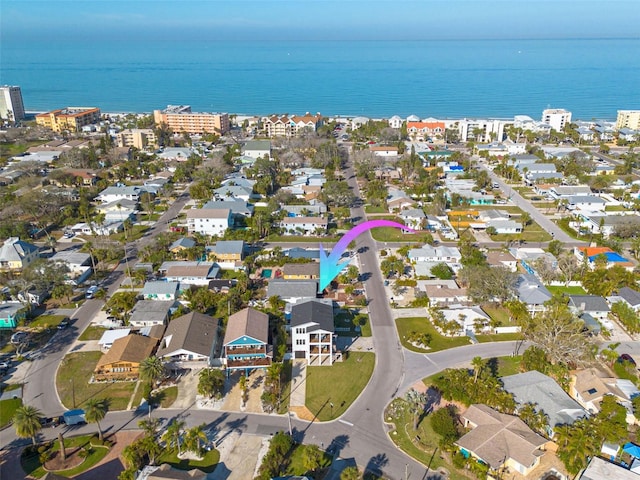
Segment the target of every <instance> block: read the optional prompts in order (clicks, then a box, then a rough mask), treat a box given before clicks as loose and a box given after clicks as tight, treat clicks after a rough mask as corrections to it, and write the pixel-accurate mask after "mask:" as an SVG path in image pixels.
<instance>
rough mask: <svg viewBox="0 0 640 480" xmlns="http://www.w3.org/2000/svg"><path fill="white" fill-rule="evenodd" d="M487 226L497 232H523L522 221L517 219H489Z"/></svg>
mask: <svg viewBox="0 0 640 480" xmlns="http://www.w3.org/2000/svg"><path fill="white" fill-rule="evenodd" d="M485 226H486V228H492V229H494V230H495V233H497V234H502V233H505V234H516V233H521V232H522V223H520V222H516V221H515V220H489V221H488V222H487V223H486V224H485Z"/></svg>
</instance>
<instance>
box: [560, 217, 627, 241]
mask: <svg viewBox="0 0 640 480" xmlns="http://www.w3.org/2000/svg"><path fill="white" fill-rule="evenodd" d="M574 218H575V220H574V221H572V222H570V223H569V226H570V227H572V228H574V229H576V230H577V231H580V232H581V233H585V232H591V233H594V234H602V235H603V236H604V238H609V237H610V236H611V235H613V234H614V233H615V232H616V230H617V229H618V228H619V227H621V226H627V225H635V226H640V215H638V214H637V213H632V212H615V213H614V212H606V211H600V212H579V214H578V215H576V217H574Z"/></svg>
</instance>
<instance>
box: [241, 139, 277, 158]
mask: <svg viewBox="0 0 640 480" xmlns="http://www.w3.org/2000/svg"><path fill="white" fill-rule="evenodd" d="M242 155H245V156H247V157H251V158H256V159H257V158H265V157H266V158H271V142H270V141H269V140H252V141H249V142H245V144H244V146H243V147H242Z"/></svg>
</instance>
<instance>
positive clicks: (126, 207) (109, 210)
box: [96, 199, 138, 224]
mask: <svg viewBox="0 0 640 480" xmlns="http://www.w3.org/2000/svg"><path fill="white" fill-rule="evenodd" d="M137 207H138V203H137V201H134V200H124V199H122V200H115V201H113V202H109V203H103V204H101V205H98V206H96V211H97V212H98V213H102V214H104V223H107V224H108V223H113V222H124V221H125V220H135V219H136V214H137V213H138V209H137Z"/></svg>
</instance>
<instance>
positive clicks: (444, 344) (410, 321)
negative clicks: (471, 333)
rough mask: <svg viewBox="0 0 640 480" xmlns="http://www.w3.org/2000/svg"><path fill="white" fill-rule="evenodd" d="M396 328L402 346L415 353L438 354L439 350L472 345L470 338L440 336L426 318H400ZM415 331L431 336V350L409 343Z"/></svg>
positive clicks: (397, 320)
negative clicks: (408, 339) (410, 336)
mask: <svg viewBox="0 0 640 480" xmlns="http://www.w3.org/2000/svg"><path fill="white" fill-rule="evenodd" d="M396 327H397V328H398V336H399V337H400V341H401V342H402V346H403V347H405V348H406V349H408V350H411V351H413V352H420V353H424V352H437V351H438V350H446V349H447V348H453V347H461V346H463V345H469V344H470V340H469V337H444V336H442V335H440V334H439V333H438V331H437V330H436V329H435V327H434V326H433V324H432V323H431V321H429V319H427V318H426V317H410V318H398V319H396ZM413 331H415V332H418V333H428V334H429V335H431V344H430V345H429V346H430V347H431V348H429V350H424V349H422V348H418V347H415V346H413V345H412V344H410V343H409V342H408V341H407V338H408V337H409V334H410V333H411V332H413Z"/></svg>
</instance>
